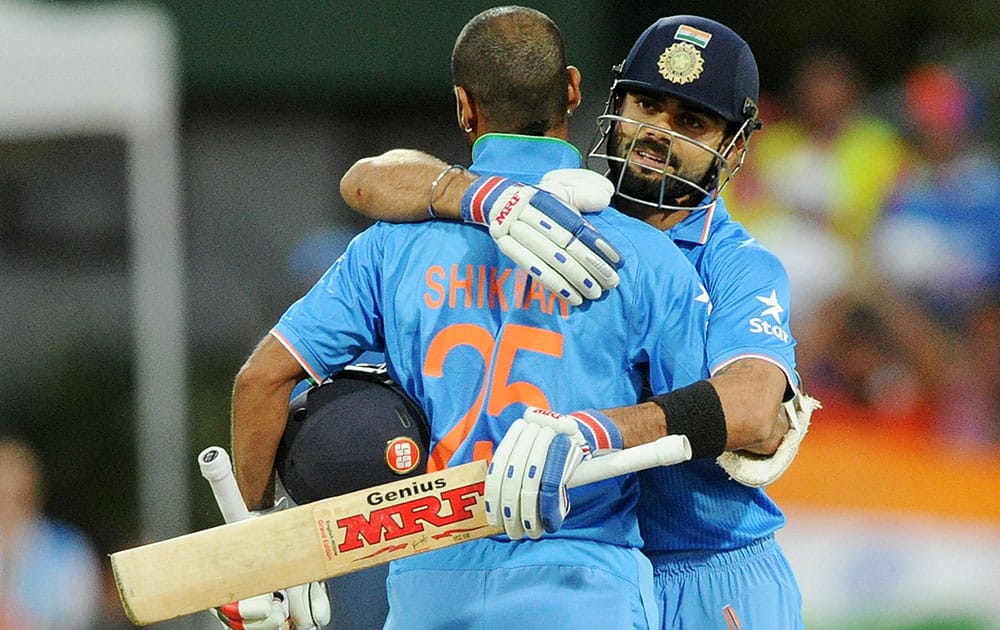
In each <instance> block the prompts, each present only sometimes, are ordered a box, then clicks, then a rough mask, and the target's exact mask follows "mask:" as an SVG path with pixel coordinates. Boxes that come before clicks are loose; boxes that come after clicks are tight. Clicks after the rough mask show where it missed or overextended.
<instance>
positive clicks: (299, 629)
mask: <svg viewBox="0 0 1000 630" xmlns="http://www.w3.org/2000/svg"><path fill="white" fill-rule="evenodd" d="M288 616H289V618H290V619H291V622H292V627H293V628H295V630H318V629H319V628H322V627H323V626H325V625H326V624H328V623H330V616H331V610H330V594H329V593H328V592H327V588H326V583H325V582H310V583H309V584H302V585H301V586H293V587H291V588H289V589H288Z"/></svg>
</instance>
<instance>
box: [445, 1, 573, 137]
mask: <svg viewBox="0 0 1000 630" xmlns="http://www.w3.org/2000/svg"><path fill="white" fill-rule="evenodd" d="M451 73H452V78H453V80H454V84H455V85H456V86H460V87H462V88H465V90H466V92H468V94H469V96H470V97H472V99H473V100H475V102H476V103H477V104H478V105H479V107H480V108H481V109H482V110H483V111H484V113H485V115H486V117H487V119H488V120H489V122H490V125H491V126H492V127H493V128H494V129H496V130H497V131H501V132H507V133H520V134H525V135H536V136H540V135H544V134H545V133H546V132H547V131H549V130H550V129H552V128H553V127H555V126H558V125H560V124H562V123H563V122H564V121H565V118H566V107H567V93H566V86H567V84H568V80H569V79H568V75H567V71H566V50H565V45H564V43H563V38H562V33H560V32H559V27H557V26H556V25H555V23H554V22H553V21H552V20H551V19H549V17H548V16H547V15H545V14H544V13H541V12H540V11H536V10H534V9H528V8H525V7H519V6H506V7H496V8H493V9H488V10H486V11H483V12H482V13H480V14H479V15H477V16H475V17H474V18H472V19H471V20H470V21H469V23H468V24H466V25H465V27H464V28H463V29H462V32H461V33H459V35H458V39H457V40H456V41H455V48H454V49H453V50H452V53H451Z"/></svg>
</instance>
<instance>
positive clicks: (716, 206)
mask: <svg viewBox="0 0 1000 630" xmlns="http://www.w3.org/2000/svg"><path fill="white" fill-rule="evenodd" d="M706 201H707V200H706ZM727 219H729V211H728V210H727V209H726V203H725V202H724V201H723V200H722V197H718V198H716V200H715V201H714V202H712V203H711V204H710V205H709V206H708V207H707V208H706V209H705V210H699V211H697V212H691V213H690V214H688V215H687V216H686V217H685V218H684V220H683V221H681V222H680V223H678V224H677V225H675V226H674V227H672V228H670V229H669V230H667V235H668V236H670V240H672V241H685V242H688V243H694V244H696V245H704V244H705V243H707V242H708V237H709V235H710V234H711V233H712V230H713V229H715V226H717V225H719V224H720V223H722V222H723V221H726V220H727Z"/></svg>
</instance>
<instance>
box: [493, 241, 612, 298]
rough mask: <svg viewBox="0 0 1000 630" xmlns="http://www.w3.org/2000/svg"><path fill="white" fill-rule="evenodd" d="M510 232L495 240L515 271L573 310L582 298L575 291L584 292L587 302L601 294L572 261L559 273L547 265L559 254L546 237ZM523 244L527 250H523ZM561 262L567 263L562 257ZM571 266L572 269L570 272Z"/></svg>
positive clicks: (559, 270)
mask: <svg viewBox="0 0 1000 630" xmlns="http://www.w3.org/2000/svg"><path fill="white" fill-rule="evenodd" d="M512 232H514V235H509V236H502V237H500V238H498V239H496V242H497V247H499V248H500V251H502V252H503V253H504V254H506V255H507V256H508V257H509V258H510V259H511V260H513V261H514V262H515V263H517V266H518V267H520V268H522V269H526V270H528V272H529V273H530V274H531V275H532V276H534V277H535V278H536V279H537V280H538V282H541V283H542V285H543V286H544V287H545V288H546V289H548V290H549V291H552V292H553V293H555V294H556V295H558V296H559V297H561V298H563V299H564V300H566V301H567V302H569V304H570V305H572V306H579V305H580V304H583V295H581V292H580V291H579V290H578V288H579V287H580V286H582V287H585V288H586V297H588V298H590V299H596V298H598V297H600V296H601V290H600V289H599V288H597V287H596V286H595V285H594V283H593V282H591V281H589V279H588V277H587V272H586V271H585V270H584V269H583V268H582V267H580V265H579V264H577V263H576V262H575V261H573V262H571V263H569V264H567V265H566V266H565V267H562V268H560V269H557V268H554V267H553V266H552V265H549V264H547V262H546V261H549V260H555V259H556V258H557V256H558V255H559V252H560V250H559V249H558V248H557V247H556V246H555V245H554V244H553V243H551V242H550V241H547V240H546V239H545V237H543V236H541V235H540V234H538V233H536V232H533V231H532V229H531V228H530V227H527V226H524V225H520V224H519V225H518V226H516V227H515V228H514V230H512ZM525 232H527V234H524V233H525ZM525 243H529V244H530V246H525ZM563 259H564V260H565V259H566V258H565V256H563ZM572 266H575V268H574V269H570V267H572Z"/></svg>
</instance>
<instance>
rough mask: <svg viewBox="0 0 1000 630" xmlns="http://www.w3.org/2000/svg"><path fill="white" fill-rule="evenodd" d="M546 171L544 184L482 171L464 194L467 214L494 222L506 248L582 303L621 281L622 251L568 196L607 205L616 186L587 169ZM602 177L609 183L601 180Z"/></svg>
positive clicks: (529, 268) (595, 205)
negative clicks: (583, 214) (573, 204)
mask: <svg viewBox="0 0 1000 630" xmlns="http://www.w3.org/2000/svg"><path fill="white" fill-rule="evenodd" d="M566 171H571V172H572V173H571V174H567V173H566ZM586 173H590V175H586ZM592 176H593V177H592ZM546 177H547V178H548V179H545V178H543V180H542V181H541V182H539V185H538V186H529V185H527V184H521V183H518V182H515V181H513V180H510V179H506V178H503V177H480V178H479V179H477V180H476V181H474V182H473V183H472V185H470V186H469V188H468V190H467V191H466V192H465V195H464V196H463V197H462V218H463V219H464V220H465V221H466V222H468V223H478V224H480V225H485V226H488V227H489V229H490V235H491V236H493V240H495V241H496V242H497V246H498V247H499V248H500V251H502V252H503V253H504V254H506V255H507V256H509V257H510V258H511V259H512V260H513V261H514V262H515V263H517V265H518V266H519V267H521V268H522V269H524V270H526V271H527V272H529V273H530V274H531V275H532V276H533V277H535V278H536V279H537V280H538V281H539V282H541V283H542V285H544V286H545V288H547V289H549V290H550V291H552V292H554V293H555V294H556V295H559V296H562V297H563V298H564V299H565V300H566V301H568V302H569V303H570V304H572V305H574V306H577V305H580V304H582V303H583V300H584V298H586V299H590V300H595V299H597V298H599V297H601V294H602V293H603V292H604V291H608V290H610V289H613V288H615V287H616V286H618V272H617V271H616V270H617V269H619V268H620V267H621V266H622V256H621V252H619V251H618V250H617V249H616V248H615V247H614V245H612V244H611V243H609V242H608V241H607V240H605V238H604V237H603V236H601V234H600V233H599V232H598V231H597V230H595V229H594V228H593V226H592V225H591V224H590V222H588V221H587V220H586V219H584V218H583V217H582V216H581V215H580V212H579V210H577V209H576V208H574V207H573V206H572V205H567V202H569V203H579V204H580V205H582V206H584V207H586V209H588V210H599V209H603V208H605V207H607V205H608V202H609V201H610V199H611V194H612V193H613V188H612V186H611V183H610V182H609V181H608V180H607V179H606V178H604V177H602V176H601V175H598V174H597V173H592V172H591V171H587V170H586V169H562V170H561V171H557V172H554V174H549V175H546ZM594 178H596V179H594ZM598 180H603V182H604V184H597V185H595V184H596V183H597V182H598ZM587 182H589V184H588V185H586V186H585V185H584V184H585V183H587ZM551 191H554V192H551ZM557 195H559V196H557ZM560 197H563V199H560Z"/></svg>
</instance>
